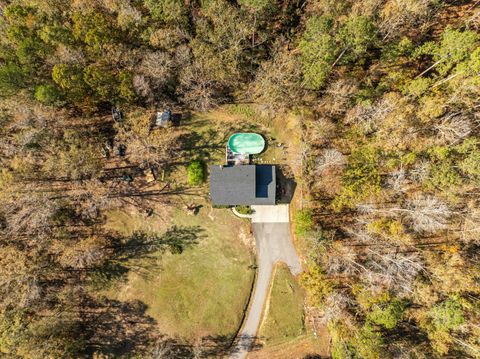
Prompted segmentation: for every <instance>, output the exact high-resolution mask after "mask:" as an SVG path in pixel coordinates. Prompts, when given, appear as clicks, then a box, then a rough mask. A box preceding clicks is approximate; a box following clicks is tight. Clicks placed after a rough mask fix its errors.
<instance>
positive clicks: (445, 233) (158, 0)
mask: <svg viewBox="0 0 480 359" xmlns="http://www.w3.org/2000/svg"><path fill="white" fill-rule="evenodd" d="M0 32H1V36H0V199H1V203H2V205H1V206H0V283H1V285H0V353H1V356H2V357H5V358H111V357H115V358H195V357H200V356H197V355H196V352H195V350H194V348H193V349H192V348H190V347H188V346H186V345H176V343H173V340H172V339H166V338H152V337H151V335H150V332H151V325H152V324H151V323H150V322H149V320H148V318H146V317H145V316H144V315H143V313H144V310H145V308H144V307H143V306H142V304H141V303H137V305H135V304H132V303H129V304H125V303H121V302H119V301H115V300H111V299H107V298H105V297H102V296H99V295H97V294H96V292H97V291H98V288H100V287H102V286H104V285H106V284H105V283H107V282H109V281H110V280H111V279H112V277H115V276H120V275H122V273H123V272H124V271H126V270H127V269H126V268H125V263H126V262H127V261H128V260H129V259H130V258H144V257H148V256H149V255H150V254H151V253H152V252H155V251H160V252H162V253H181V252H182V251H183V250H184V249H185V248H188V247H189V246H191V245H193V244H194V243H195V242H196V241H197V239H198V238H197V237H198V235H199V234H198V232H197V231H196V230H195V228H193V227H188V226H186V227H182V226H171V228H170V229H168V230H167V231H166V232H165V233H163V234H162V235H151V234H149V233H143V232H137V233H135V234H134V235H132V236H129V237H125V236H121V235H119V233H116V232H114V231H109V230H108V229H107V228H106V227H105V226H104V225H103V224H104V222H105V213H106V212H107V211H109V210H112V209H115V208H120V207H122V206H124V205H126V204H129V205H134V206H137V207H139V208H147V207H149V206H150V204H149V203H150V202H155V203H156V204H160V205H161V206H166V207H168V206H169V205H171V201H172V196H174V195H176V194H178V193H190V192H192V191H194V189H195V188H194V186H191V187H189V186H170V187H165V188H161V189H158V190H152V191H145V190H143V189H141V188H139V187H137V186H136V185H135V182H133V184H132V183H130V182H131V181H130V180H129V178H130V173H133V174H136V173H140V172H142V171H147V170H148V169H150V168H155V169H156V171H158V172H160V173H161V172H162V171H168V170H170V169H172V168H175V167H179V166H180V167H181V166H185V163H184V156H185V154H186V153H190V151H191V148H189V147H188V142H189V140H191V136H189V134H188V133H185V132H184V131H183V132H182V131H181V130H180V131H163V132H158V131H157V132H155V131H149V121H150V120H149V117H148V115H145V114H146V113H151V111H152V109H153V108H154V107H155V106H163V107H166V106H172V107H176V108H182V109H185V111H186V110H188V111H197V112H204V111H208V110H211V109H215V108H218V107H219V106H223V105H226V104H244V106H248V108H249V109H250V111H252V112H253V113H254V114H255V115H258V116H259V117H262V118H265V117H266V118H277V119H281V118H283V117H285V116H286V115H287V114H293V115H294V116H297V117H298V118H299V119H300V122H301V128H300V129H299V130H300V131H301V138H302V148H301V153H300V156H301V159H302V168H301V171H302V174H301V177H300V178H296V181H297V182H298V184H299V187H300V186H301V187H302V188H303V189H304V190H303V191H302V196H303V198H302V203H303V205H302V208H298V209H297V211H296V227H297V228H296V232H297V236H298V237H299V238H301V240H302V241H304V242H305V243H306V248H307V249H306V251H305V252H306V253H303V254H304V256H305V258H306V261H307V266H308V268H307V270H306V272H305V273H304V274H303V275H302V278H301V283H302V285H303V286H304V287H305V289H306V291H307V300H308V304H309V306H311V307H312V308H315V310H317V311H318V312H319V313H321V317H322V323H323V325H325V326H326V327H327V328H328V333H329V336H330V338H331V348H330V351H331V357H332V358H335V359H343V358H345V359H347V358H364V359H376V358H382V359H383V358H480V302H479V299H480V262H479V261H480V257H479V246H480V201H479V199H478V198H479V197H478V195H479V193H480V191H479V187H480V101H479V99H480V3H479V2H478V1H473V0H472V1H464V0H358V1H353V0H310V1H306V0H193V1H184V0H49V1H45V0H0ZM112 107H113V108H118V109H121V111H122V112H124V113H129V114H132V113H135V114H140V115H138V116H126V117H125V119H124V121H122V122H121V123H120V122H116V121H114V120H112V116H111V111H112ZM149 111H150V112H149ZM121 143H126V144H127V151H128V152H129V165H128V168H124V167H120V166H115V165H114V162H113V160H112V158H114V157H115V156H118V155H120V156H121V155H122V154H121V153H122V151H123V150H124V149H122V146H118V145H117V144H121ZM125 171H130V172H128V173H126V172H125ZM171 342H172V343H171ZM208 356H210V357H221V355H220V354H219V353H218V352H215V353H207V354H204V357H208Z"/></svg>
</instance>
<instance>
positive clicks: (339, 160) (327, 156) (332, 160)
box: [316, 148, 347, 173]
mask: <svg viewBox="0 0 480 359" xmlns="http://www.w3.org/2000/svg"><path fill="white" fill-rule="evenodd" d="M346 162H347V161H346V159H345V156H344V155H343V154H342V153H341V152H340V151H338V150H336V149H335V148H329V149H326V150H324V151H323V154H322V155H321V156H319V157H318V158H317V161H316V171H317V172H318V173H321V172H322V171H323V170H324V169H326V168H328V167H332V166H337V167H341V166H343V165H345V163H346Z"/></svg>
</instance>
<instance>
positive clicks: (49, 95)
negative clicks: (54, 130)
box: [35, 84, 62, 105]
mask: <svg viewBox="0 0 480 359" xmlns="http://www.w3.org/2000/svg"><path fill="white" fill-rule="evenodd" d="M61 97H62V93H61V92H60V90H59V89H58V88H57V87H56V86H55V85H51V84H47V85H40V86H37V88H36V89H35V99H36V100H37V101H38V102H41V103H43V104H46V105H51V104H54V103H56V102H58V101H59V100H60V99H61Z"/></svg>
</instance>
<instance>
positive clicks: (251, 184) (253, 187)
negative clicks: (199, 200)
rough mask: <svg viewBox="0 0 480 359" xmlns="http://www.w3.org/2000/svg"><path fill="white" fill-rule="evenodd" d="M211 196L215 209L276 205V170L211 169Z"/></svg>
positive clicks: (247, 166) (242, 167)
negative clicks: (221, 206)
mask: <svg viewBox="0 0 480 359" xmlns="http://www.w3.org/2000/svg"><path fill="white" fill-rule="evenodd" d="M210 194H211V197H212V202H213V204H214V205H227V206H235V205H252V204H253V205H262V204H263V205H272V204H275V194H276V180H275V166H268V165H260V166H256V165H239V166H230V167H228V166H211V167H210Z"/></svg>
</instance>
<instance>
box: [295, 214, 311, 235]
mask: <svg viewBox="0 0 480 359" xmlns="http://www.w3.org/2000/svg"><path fill="white" fill-rule="evenodd" d="M313 227H314V222H313V213H312V211H311V210H310V209H301V210H299V211H298V212H297V213H296V215H295V234H297V235H299V236H305V235H306V234H307V233H308V232H310V231H311V230H313Z"/></svg>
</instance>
